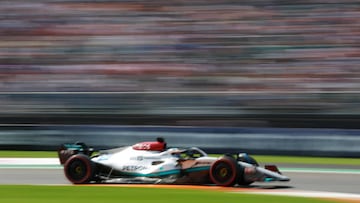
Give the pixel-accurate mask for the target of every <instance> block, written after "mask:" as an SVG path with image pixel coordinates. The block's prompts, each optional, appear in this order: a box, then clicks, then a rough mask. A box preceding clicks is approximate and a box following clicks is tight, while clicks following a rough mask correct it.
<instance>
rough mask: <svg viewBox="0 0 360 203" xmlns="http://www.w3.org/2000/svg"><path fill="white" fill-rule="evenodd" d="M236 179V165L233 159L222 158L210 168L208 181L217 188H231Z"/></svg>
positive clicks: (228, 157)
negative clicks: (217, 186)
mask: <svg viewBox="0 0 360 203" xmlns="http://www.w3.org/2000/svg"><path fill="white" fill-rule="evenodd" d="M237 178H238V164H237V162H236V161H235V159H234V158H232V157H230V156H224V157H222V158H220V159H218V160H216V161H215V162H214V163H213V164H212V165H211V167H210V179H211V181H212V182H213V183H215V184H216V185H219V186H224V187H230V186H233V185H234V184H235V183H236V181H237Z"/></svg>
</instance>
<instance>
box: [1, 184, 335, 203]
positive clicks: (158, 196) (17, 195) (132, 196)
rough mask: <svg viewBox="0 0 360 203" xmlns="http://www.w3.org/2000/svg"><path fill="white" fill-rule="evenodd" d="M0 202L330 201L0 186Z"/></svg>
mask: <svg viewBox="0 0 360 203" xmlns="http://www.w3.org/2000/svg"><path fill="white" fill-rule="evenodd" d="M0 202H4V203H5V202H6V203H23V202H26V203H63V202H66V203H72V202H74V203H99V202H106V203H111V202H116V203H119V202H124V203H144V202H147V203H162V202H164V203H165V202H166V203H185V202H186V203H192V202H193V203H200V202H204V203H220V202H226V203H232V202H246V203H263V202H266V203H288V202H291V203H307V202H309V203H310V202H311V203H326V202H327V203H329V202H333V201H330V200H320V199H313V198H297V197H282V196H265V195H250V194H238V193H227V192H220V191H214V190H209V191H205V190H189V189H164V188H125V187H100V186H94V187H89V186H14V185H6V186H5V185H0Z"/></svg>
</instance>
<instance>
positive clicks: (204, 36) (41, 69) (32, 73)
mask: <svg viewBox="0 0 360 203" xmlns="http://www.w3.org/2000/svg"><path fill="white" fill-rule="evenodd" d="M0 38H1V40H0V91H1V92H8V93H9V92H134V91H135V92H152V91H160V92H162V91H165V92H193V91H199V92H214V91H215V92H226V91H233V92H235V93H234V94H232V96H231V97H229V96H228V97H226V99H225V100H224V101H222V102H220V101H219V102H215V103H214V102H212V104H211V105H213V106H224V107H228V106H229V103H228V101H229V100H232V102H230V105H233V106H236V105H241V106H242V108H245V107H246V108H247V109H257V108H258V109H259V108H260V109H262V108H272V107H271V105H273V108H275V109H276V108H280V107H281V106H284V105H288V109H292V108H308V109H309V111H311V110H312V109H314V108H315V109H316V108H318V107H324V106H327V107H329V109H334V108H337V109H339V111H343V109H345V111H344V112H350V113H356V111H355V112H354V111H353V110H354V108H355V106H357V104H358V102H360V99H359V98H357V97H358V96H357V93H358V92H359V90H360V65H359V64H360V3H359V1H358V0H327V1H325V0H297V1H292V0H276V1H275V0H242V1H234V0H217V1H215V0H167V1H164V0H152V1H147V0H124V1H106V0H97V1H86V0H31V1H29V0H15V1H10V0H5V1H0ZM236 92H238V94H236ZM246 93H251V98H250V99H248V100H246V101H245V102H244V98H246V97H249V96H248V95H247V94H246ZM274 93H280V94H281V95H279V96H277V97H276V96H274ZM294 93H295V95H294ZM297 93H299V95H297ZM332 93H335V94H336V95H335V96H330V97H331V98H330V99H329V96H328V95H327V94H332ZM342 93H345V94H346V93H349V94H350V93H351V94H352V98H349V97H348V95H345V96H344V95H342ZM244 94H245V95H244ZM337 94H340V96H337ZM353 94H355V96H354V95H353ZM239 95H240V96H242V97H240V98H241V102H240V101H239V99H238V98H239ZM259 95H262V96H259ZM324 95H325V96H324ZM259 97H260V98H259ZM274 97H275V98H274ZM2 98H3V99H1V101H2V103H7V104H8V103H13V102H14V101H13V100H11V101H9V100H6V99H4V98H5V97H2ZM6 98H8V97H6ZM164 99H168V98H164ZM210 99H211V100H212V101H214V98H213V96H211V97H209V98H208V100H210ZM203 100H206V99H202V101H203ZM22 101H23V100H21V101H20V103H21V102H22ZM189 101H191V97H190V98H189ZM216 101H217V100H216ZM234 101H235V102H234ZM43 102H44V103H46V101H43ZM79 103H82V102H79ZM99 103H101V102H100V101H99ZM178 103H179V102H178ZM180 103H181V102H180ZM185 103H186V102H185ZM160 104H161V102H160V103H158V104H153V105H160ZM182 104H183V103H182ZM94 105H95V104H94ZM99 105H100V104H99ZM189 105H190V106H191V105H192V104H189ZM199 105H200V106H201V104H199ZM349 105H350V107H349ZM175 106H176V105H175ZM356 108H357V107H356ZM340 109H341V110H340ZM358 113H359V114H360V112H358Z"/></svg>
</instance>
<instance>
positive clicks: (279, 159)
mask: <svg viewBox="0 0 360 203" xmlns="http://www.w3.org/2000/svg"><path fill="white" fill-rule="evenodd" d="M211 156H220V155H211ZM1 157H6V158H57V152H54V151H5V150H3V151H0V158H1ZM254 158H255V159H256V160H257V161H258V162H259V163H261V164H262V163H284V164H286V163H288V164H323V165H329V164H330V165H331V164H335V165H359V166H360V158H358V159H356V158H329V157H297V156H268V155H254Z"/></svg>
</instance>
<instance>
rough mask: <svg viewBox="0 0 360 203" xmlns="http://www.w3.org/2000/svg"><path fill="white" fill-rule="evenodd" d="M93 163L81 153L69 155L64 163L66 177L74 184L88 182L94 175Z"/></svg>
mask: <svg viewBox="0 0 360 203" xmlns="http://www.w3.org/2000/svg"><path fill="white" fill-rule="evenodd" d="M94 171H95V165H94V163H93V162H92V161H91V160H90V158H89V157H88V156H86V155H83V154H77V155H73V156H71V157H70V158H69V159H68V160H67V161H66V162H65V164H64V172H65V176H66V178H67V179H68V180H69V181H70V182H72V183H74V184H84V183H89V182H90V181H91V179H92V178H93V177H94Z"/></svg>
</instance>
